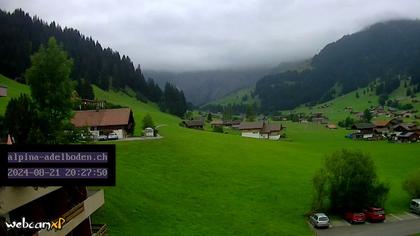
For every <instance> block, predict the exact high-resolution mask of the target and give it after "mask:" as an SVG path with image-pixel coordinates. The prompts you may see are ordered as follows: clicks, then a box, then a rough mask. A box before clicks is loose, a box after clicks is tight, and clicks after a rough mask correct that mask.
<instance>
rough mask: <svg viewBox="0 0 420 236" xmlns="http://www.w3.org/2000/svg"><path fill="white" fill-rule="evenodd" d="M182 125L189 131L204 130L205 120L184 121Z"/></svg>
mask: <svg viewBox="0 0 420 236" xmlns="http://www.w3.org/2000/svg"><path fill="white" fill-rule="evenodd" d="M182 124H183V125H184V126H185V127H186V128H189V129H203V128H204V120H203V119H196V120H183V121H182Z"/></svg>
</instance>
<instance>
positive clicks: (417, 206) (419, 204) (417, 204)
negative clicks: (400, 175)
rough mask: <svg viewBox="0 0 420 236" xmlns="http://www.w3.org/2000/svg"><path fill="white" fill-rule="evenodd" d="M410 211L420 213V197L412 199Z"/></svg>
mask: <svg viewBox="0 0 420 236" xmlns="http://www.w3.org/2000/svg"><path fill="white" fill-rule="evenodd" d="M410 211H411V212H413V213H416V214H419V215H420V198H418V199H412V200H411V202H410Z"/></svg>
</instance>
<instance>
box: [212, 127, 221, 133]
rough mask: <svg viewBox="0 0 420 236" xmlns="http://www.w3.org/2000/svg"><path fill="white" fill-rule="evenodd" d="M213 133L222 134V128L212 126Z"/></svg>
mask: <svg viewBox="0 0 420 236" xmlns="http://www.w3.org/2000/svg"><path fill="white" fill-rule="evenodd" d="M213 132H216V133H223V127H222V126H214V127H213Z"/></svg>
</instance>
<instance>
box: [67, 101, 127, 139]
mask: <svg viewBox="0 0 420 236" xmlns="http://www.w3.org/2000/svg"><path fill="white" fill-rule="evenodd" d="M71 123H72V124H73V125H74V126H76V127H88V129H89V131H90V132H91V133H92V135H93V136H94V137H98V136H99V135H100V134H109V133H116V134H117V136H118V138H119V139H122V138H125V137H127V136H128V135H131V134H133V131H134V116H133V112H132V111H131V109H130V108H118V109H103V110H85V111H76V112H75V115H74V117H73V119H72V120H71Z"/></svg>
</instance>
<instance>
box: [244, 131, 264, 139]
mask: <svg viewBox="0 0 420 236" xmlns="http://www.w3.org/2000/svg"><path fill="white" fill-rule="evenodd" d="M242 137H247V138H260V133H259V132H242Z"/></svg>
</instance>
